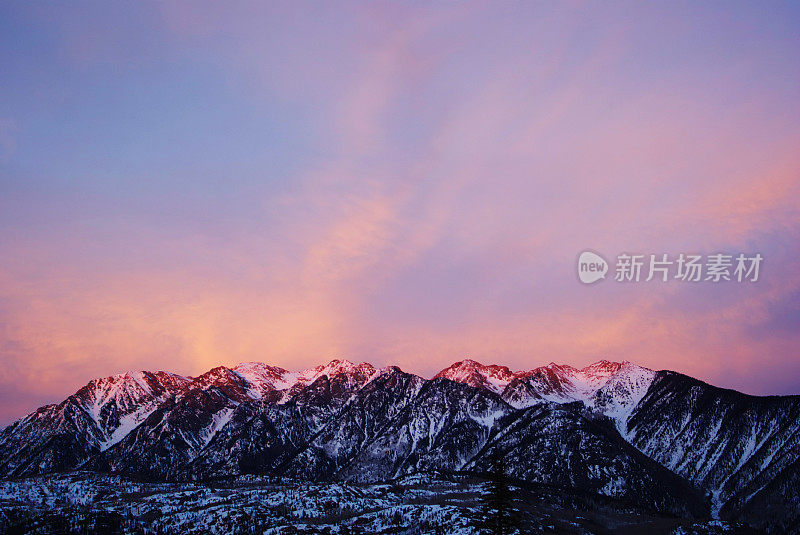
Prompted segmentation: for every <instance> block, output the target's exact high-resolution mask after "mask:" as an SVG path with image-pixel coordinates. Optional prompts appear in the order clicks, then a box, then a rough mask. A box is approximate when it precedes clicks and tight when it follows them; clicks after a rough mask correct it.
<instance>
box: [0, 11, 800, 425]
mask: <svg viewBox="0 0 800 535" xmlns="http://www.w3.org/2000/svg"><path fill="white" fill-rule="evenodd" d="M798 27H800V5H798V4H797V3H790V2H786V3H780V2H749V3H742V4H739V3H733V2H718V3H717V2H702V3H678V2H668V3H667V2H665V3H663V5H661V6H658V5H655V4H653V3H648V4H647V5H642V4H640V3H605V2H602V3H601V2H589V3H586V4H582V3H562V2H491V3H488V2H487V3H462V2H438V3H432V4H429V3H423V2H363V3H362V2H357V3H353V2H315V3H297V2H286V3H274V2H270V3H267V2H254V3H252V4H249V3H233V4H230V3H227V2H215V3H208V4H206V5H204V4H203V3H201V2H186V3H177V2H147V3H134V2H130V3H120V2H112V3H105V2H96V3H92V4H87V3H73V2H69V3H65V2H62V3H55V2H53V3H45V2H30V3H29V2H4V3H3V4H2V6H0V424H6V423H9V422H10V421H12V420H13V419H15V418H18V417H20V416H22V415H24V414H25V413H27V412H29V411H31V410H33V409H34V408H36V407H37V406H39V405H43V404H45V403H52V402H57V401H60V400H62V399H63V398H64V397H66V396H67V395H68V394H70V393H72V392H74V391H75V390H77V389H78V388H79V387H80V386H81V385H83V384H85V383H86V382H88V381H89V380H90V379H91V378H93V377H97V376H107V375H112V374H115V373H120V372H123V371H125V370H130V369H151V370H154V369H165V370H169V371H174V372H177V373H182V374H187V375H193V374H198V373H201V372H203V371H205V370H207V369H209V368H211V367H213V366H216V365H221V364H224V365H233V364H236V363H238V362H242V361H264V362H267V363H270V364H274V365H279V366H282V367H284V368H288V369H301V368H305V367H309V366H312V365H316V364H319V363H322V362H327V361H328V360H330V359H332V358H335V357H339V358H347V359H350V360H352V361H368V362H371V363H372V364H374V365H388V364H397V365H399V366H400V367H401V368H403V369H404V370H406V371H410V372H414V373H419V374H421V375H423V376H431V375H432V374H433V373H435V372H436V371H438V370H440V369H442V368H444V367H446V366H447V365H449V364H450V363H452V362H454V361H456V360H460V359H462V358H465V357H471V358H474V359H476V360H480V361H482V362H487V363H488V362H492V363H499V364H506V365H508V366H509V367H511V368H512V369H515V370H519V369H531V368H534V367H536V366H539V365H544V364H547V363H549V362H550V361H555V362H559V363H568V364H573V365H581V366H582V365H585V364H588V363H590V362H593V361H595V360H599V359H601V358H606V359H610V360H630V361H633V362H636V363H638V364H641V365H644V366H647V367H650V368H654V369H673V370H677V371H681V372H684V373H687V374H690V375H693V376H696V377H698V378H701V379H703V380H705V381H708V382H711V383H713V384H716V385H720V386H725V387H731V388H736V389H739V390H742V391H744V392H747V393H753V394H789V393H794V394H800V32H798ZM587 248H588V249H592V250H595V251H598V252H601V253H603V254H604V255H606V257H607V258H609V260H613V258H614V257H615V256H616V255H617V254H618V253H620V252H624V251H628V252H639V253H643V254H650V253H654V254H655V253H657V254H661V253H669V254H670V255H677V254H678V253H681V252H687V253H688V252H695V253H701V254H712V253H718V252H727V253H732V254H733V253H739V252H743V253H748V254H754V253H760V254H761V255H762V256H763V257H764V263H763V265H762V269H761V274H760V279H759V280H758V281H757V282H755V283H746V282H743V283H736V282H729V283H718V284H714V283H710V282H708V283H695V284H692V283H683V282H680V281H674V280H673V281H670V282H668V283H659V282H650V283H645V282H640V283H630V284H624V283H617V282H615V281H613V280H611V279H610V278H609V279H608V280H605V281H602V282H599V283H597V284H594V285H591V286H588V285H582V284H581V283H580V282H579V281H578V279H577V276H576V267H575V262H576V258H577V255H578V254H579V253H580V252H581V251H583V250H585V249H587Z"/></svg>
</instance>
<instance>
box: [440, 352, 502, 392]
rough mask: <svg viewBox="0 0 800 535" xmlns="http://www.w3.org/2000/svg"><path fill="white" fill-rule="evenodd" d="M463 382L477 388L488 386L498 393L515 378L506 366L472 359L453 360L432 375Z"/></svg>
mask: <svg viewBox="0 0 800 535" xmlns="http://www.w3.org/2000/svg"><path fill="white" fill-rule="evenodd" d="M436 378H444V379H449V380H451V381H455V382H457V383H464V384H467V385H470V386H474V387H477V388H488V389H489V390H491V391H493V392H495V393H496V394H500V393H502V392H503V390H504V389H505V388H506V386H508V383H510V382H511V381H512V380H514V378H515V374H514V373H513V372H512V371H511V370H509V369H508V368H507V367H506V366H498V365H496V364H491V365H488V366H487V365H483V364H481V363H480V362H477V361H475V360H472V359H465V360H461V361H459V362H455V363H453V364H452V365H450V366H449V367H447V368H445V369H444V370H442V371H440V372H439V373H437V374H436V375H435V376H434V379H436Z"/></svg>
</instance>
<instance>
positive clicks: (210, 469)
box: [0, 360, 800, 529]
mask: <svg viewBox="0 0 800 535" xmlns="http://www.w3.org/2000/svg"><path fill="white" fill-rule="evenodd" d="M799 427H800V397H795V396H786V397H752V396H746V395H744V394H741V393H738V392H735V391H730V390H723V389H719V388H716V387H713V386H710V385H707V384H705V383H702V382H700V381H697V380H695V379H692V378H690V377H687V376H685V375H681V374H677V373H674V372H667V371H662V372H654V371H652V370H648V369H646V368H642V367H640V366H636V365H634V364H631V363H628V362H623V363H615V362H608V361H601V362H597V363H595V364H593V365H591V366H587V367H585V368H582V369H577V368H573V367H571V366H565V365H557V364H550V365H548V366H543V367H540V368H536V369H533V370H529V371H522V372H512V371H511V370H509V369H508V368H506V367H504V366H497V365H491V366H484V365H482V364H480V363H478V362H475V361H472V360H464V361H461V362H457V363H455V364H453V365H452V366H450V367H448V368H446V369H444V370H442V371H441V372H439V373H438V374H436V376H435V377H434V378H433V379H430V380H426V379H423V378H421V377H419V376H416V375H413V374H409V373H405V372H403V371H402V370H400V369H399V368H397V367H388V368H384V369H376V368H374V367H373V366H371V365H369V364H366V363H362V364H353V363H350V362H347V361H340V360H334V361H331V362H330V363H328V364H326V365H322V366H318V367H315V368H311V369H309V370H305V371H302V372H290V371H287V370H284V369H282V368H278V367H274V366H268V365H266V364H261V363H245V364H240V365H238V366H236V367H234V368H226V367H218V368H214V369H212V370H210V371H208V372H206V373H205V374H203V375H201V376H199V377H194V378H192V377H182V376H179V375H174V374H170V373H166V372H157V373H151V372H137V373H127V374H122V375H116V376H113V377H108V378H105V379H98V380H93V381H91V382H90V383H89V384H87V385H86V386H85V387H83V388H82V389H81V390H79V391H78V392H76V393H75V394H74V395H72V396H70V397H69V398H67V399H66V400H64V401H63V402H62V403H60V404H57V405H48V406H45V407H42V408H40V409H38V410H37V411H35V412H33V413H31V414H30V415H28V416H26V417H24V418H22V419H21V420H19V421H17V422H15V423H13V424H11V425H10V426H8V427H7V428H5V429H4V430H3V431H2V432H0V473H1V474H2V475H3V477H4V478H13V477H20V476H29V475H37V474H46V473H51V472H59V471H69V470H75V469H83V470H91V471H95V472H112V473H120V474H123V475H127V476H135V477H139V478H146V479H150V480H183V481H186V480H194V481H202V480H208V479H212V478H220V477H229V476H241V475H243V474H255V475H261V476H282V477H291V478H295V479H304V480H313V481H334V480H336V481H352V482H361V483H371V482H378V481H385V480H390V479H396V478H402V477H408V476H410V475H413V474H417V473H456V472H458V473H462V474H480V473H485V472H487V471H490V470H491V469H492V466H493V463H495V462H496V459H497V458H499V457H501V458H502V459H504V464H505V466H506V471H507V473H508V475H509V476H510V477H513V478H516V479H517V480H520V481H529V482H532V483H536V484H545V485H552V486H553V487H554V488H564V489H570V490H571V491H579V492H583V493H587V494H588V495H595V496H602V497H607V498H611V499H615V500H618V501H620V502H621V503H629V504H631V505H632V506H635V507H638V508H640V509H647V510H653V511H659V512H663V513H669V514H674V515H677V516H681V517H686V518H692V517H704V516H708V515H713V516H718V517H721V518H727V519H733V520H736V521H743V522H748V523H750V524H753V525H755V526H758V527H762V528H775V529H781V528H784V529H788V526H792V525H796V524H797V522H798V521H800V478H799V477H798V468H800V433H798V428H799Z"/></svg>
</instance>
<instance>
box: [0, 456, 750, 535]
mask: <svg viewBox="0 0 800 535" xmlns="http://www.w3.org/2000/svg"><path fill="white" fill-rule="evenodd" d="M511 490H512V496H513V498H512V503H513V509H514V510H515V511H516V513H515V515H516V522H517V524H518V525H519V529H520V531H519V532H520V533H608V532H615V531H619V530H631V529H634V530H637V529H640V530H645V531H646V532H648V533H676V534H678V533H680V534H693V533H695V534H700V533H739V532H741V533H750V531H741V530H740V528H738V527H737V526H735V525H732V524H728V523H725V522H719V521H713V522H691V521H686V520H680V519H675V518H669V517H663V516H657V515H653V514H649V513H643V512H641V511H637V510H635V509H631V508H630V507H626V506H622V505H620V504H616V503H613V502H611V501H609V502H607V503H603V502H598V501H597V499H596V498H587V497H585V496H579V495H575V494H570V493H565V492H563V491H559V490H554V489H548V488H544V487H541V488H539V487H531V488H525V489H521V488H517V487H513V486H512V487H511ZM485 494H486V484H485V482H483V481H482V480H480V479H476V478H471V477H468V476H441V477H433V476H430V477H429V476H423V475H415V476H407V477H405V478H402V479H399V480H395V481H391V482H387V483H381V484H368V485H357V484H348V483H308V482H299V481H285V480H284V481H280V480H277V479H275V478H267V477H238V478H235V479H230V480H226V481H215V482H213V483H144V482H137V481H134V480H131V479H127V478H122V477H119V476H113V475H102V474H96V473H91V472H73V473H69V474H59V475H50V476H37V477H31V478H26V479H21V480H15V481H2V482H0V532H4V533H5V532H17V533H28V532H35V533H69V532H75V533H114V532H116V533H154V534H155V533H158V534H162V533H215V534H228V533H259V534H261V533H263V534H301V533H303V534H317V533H321V534H331V535H333V534H356V533H360V534H379V533H385V534H389V533H393V534H402V533H409V534H412V533H413V534H417V533H419V534H423V533H429V534H433V535H437V534H476V533H479V532H480V530H479V528H478V527H477V526H478V524H479V523H480V521H481V520H482V519H483V517H484V514H485V511H486V509H485V507H484V505H483V504H484V499H483V498H484V496H485ZM628 532H630V531H628Z"/></svg>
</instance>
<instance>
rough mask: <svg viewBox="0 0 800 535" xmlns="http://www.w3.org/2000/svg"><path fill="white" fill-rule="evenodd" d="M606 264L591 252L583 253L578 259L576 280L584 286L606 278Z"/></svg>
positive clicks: (603, 259)
mask: <svg viewBox="0 0 800 535" xmlns="http://www.w3.org/2000/svg"><path fill="white" fill-rule="evenodd" d="M607 272H608V262H606V260H605V258H603V257H602V256H600V255H599V254H597V253H593V252H591V251H584V252H582V253H581V255H580V256H579V257H578V278H579V279H580V280H581V282H582V283H584V284H592V283H593V282H597V281H599V280H600V279H605V278H606V273H607Z"/></svg>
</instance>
